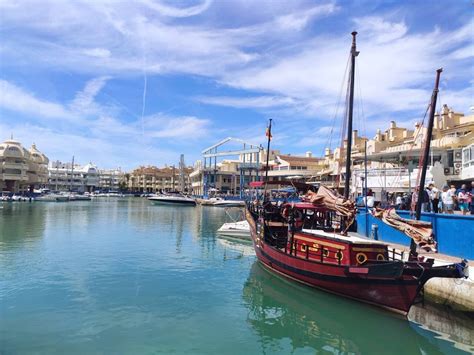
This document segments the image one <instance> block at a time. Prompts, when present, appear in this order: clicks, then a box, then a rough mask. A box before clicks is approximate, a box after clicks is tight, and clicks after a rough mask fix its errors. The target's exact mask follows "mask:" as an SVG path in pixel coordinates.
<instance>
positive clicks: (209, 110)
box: [0, 0, 474, 169]
mask: <svg viewBox="0 0 474 355" xmlns="http://www.w3.org/2000/svg"><path fill="white" fill-rule="evenodd" d="M473 10H474V6H473V5H472V2H471V1H470V0H452V1H449V0H445V1H430V0H425V1H374V0H370V1H368V0H359V1H353V2H352V1H283V0H272V1H250V0H225V1H216V0H215V1H212V0H196V1H191V0H189V1H153V0H135V1H133V2H128V1H113V0H103V1H100V0H99V1H81V0H75V1H64V0H63V1H61V0H55V1H41V2H39V1H0V36H1V38H2V40H1V41H0V139H6V138H8V137H9V136H10V134H11V133H13V135H14V137H15V138H16V139H18V140H20V141H21V142H22V143H24V144H25V145H27V146H28V145H30V144H31V143H33V142H35V143H36V145H37V146H38V148H39V149H40V150H42V151H43V152H44V153H46V154H47V155H48V156H49V158H50V159H54V160H55V159H59V160H69V159H71V157H72V155H75V157H76V161H79V162H82V163H87V162H89V161H92V162H93V163H96V164H98V165H99V166H100V167H104V168H110V167H118V166H120V167H122V168H124V169H132V168H134V167H136V166H138V165H147V164H153V165H164V164H175V163H177V161H178V160H179V154H180V153H184V154H185V159H186V162H187V163H188V164H191V163H193V162H194V161H195V160H196V159H199V158H200V152H201V150H202V149H204V148H206V147H207V146H210V145H212V144H214V143H215V142H217V141H219V140H221V139H223V138H225V137H228V136H232V137H238V138H242V139H245V140H248V141H250V142H255V143H262V144H263V143H264V142H265V135H264V134H265V126H266V124H267V120H268V118H273V119H274V121H275V127H274V140H273V145H274V147H275V148H277V149H281V150H282V151H284V152H286V153H293V154H299V153H304V152H305V151H308V150H310V151H312V152H313V153H314V154H315V155H321V154H322V152H323V150H324V147H325V145H327V144H328V143H329V142H331V144H332V146H333V147H334V145H335V142H336V141H337V139H338V137H339V133H338V130H339V129H340V127H341V119H342V117H341V113H342V111H343V110H342V108H340V107H339V106H338V105H337V102H338V99H339V96H340V92H341V85H342V83H343V78H344V72H345V68H346V63H347V59H348V54H349V48H350V41H351V38H350V37H351V36H350V32H352V31H353V30H357V31H358V32H359V35H358V49H359V50H360V52H361V53H360V55H359V57H358V59H357V66H358V67H357V79H356V81H357V85H356V86H357V91H356V108H355V116H356V119H355V128H357V129H359V130H360V132H362V133H364V132H365V133H366V134H367V135H369V136H371V135H373V134H374V132H375V131H376V129H377V128H381V129H386V128H387V126H388V122H389V121H390V120H392V119H395V120H397V121H398V122H400V123H402V122H403V123H405V124H406V125H407V126H411V125H412V124H413V123H414V122H415V121H419V120H421V118H422V116H423V113H424V111H425V109H426V105H427V104H428V102H429V99H430V96H431V90H432V86H433V83H434V78H435V70H436V69H437V68H438V67H443V68H444V72H443V74H442V80H441V90H440V99H439V101H440V102H439V103H440V104H444V103H446V104H448V105H449V106H452V107H453V108H454V109H455V110H456V111H460V112H464V113H468V112H469V108H470V107H471V106H473V105H474V99H473V96H474V95H473V92H474V90H473V80H474V76H473V56H474V41H473V39H474V24H473ZM337 107H339V111H338V112H339V113H338V114H336V111H337ZM332 127H334V128H332ZM331 131H332V132H333V134H332V140H330V138H329V137H330V136H331V134H330V132H331Z"/></svg>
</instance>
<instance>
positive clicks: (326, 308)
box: [243, 262, 473, 354]
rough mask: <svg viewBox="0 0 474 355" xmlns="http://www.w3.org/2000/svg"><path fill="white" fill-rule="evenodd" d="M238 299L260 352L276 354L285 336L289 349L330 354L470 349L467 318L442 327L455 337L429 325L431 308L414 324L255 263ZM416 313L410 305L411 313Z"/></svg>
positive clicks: (430, 323)
mask: <svg viewBox="0 0 474 355" xmlns="http://www.w3.org/2000/svg"><path fill="white" fill-rule="evenodd" d="M243 299H244V302H245V303H246V305H247V307H248V309H249V313H248V322H249V323H250V324H251V326H252V328H253V329H254V330H255V331H256V333H257V334H258V336H259V337H260V341H261V342H262V348H263V349H262V350H263V352H265V353H274V352H281V351H282V349H280V347H281V344H282V343H285V340H287V341H289V343H290V346H291V348H292V350H293V351H296V350H299V351H305V352H306V351H310V350H312V349H313V351H314V350H316V352H319V351H321V352H323V353H332V354H341V353H344V354H442V353H450V354H457V353H459V354H464V353H466V352H471V351H472V340H471V339H469V338H470V337H472V336H470V335H469V334H471V335H472V330H473V328H472V325H473V321H472V320H463V319H460V320H458V319H457V318H456V317H454V316H452V317H449V319H447V320H446V321H448V322H449V323H447V324H445V325H444V328H443V331H450V330H451V331H455V332H456V333H457V334H458V335H457V336H450V335H447V334H442V335H440V334H437V333H436V332H437V330H438V329H436V327H435V329H433V327H432V326H433V322H432V321H431V320H432V316H431V314H432V313H431V309H430V308H427V309H423V311H422V312H423V318H424V319H421V318H416V317H415V318H416V319H418V321H423V322H425V321H426V323H423V325H418V324H416V323H413V322H409V321H407V320H406V319H404V318H401V317H398V316H396V315H393V314H390V313H387V312H386V311H384V310H380V309H377V308H375V307H371V306H367V305H363V304H359V303H356V302H353V301H350V300H347V299H343V298H340V297H334V296H332V295H331V294H328V293H325V292H318V291H315V290H313V289H309V288H306V287H304V286H301V285H298V284H295V283H292V282H290V281H287V280H285V279H283V278H280V277H279V276H275V275H274V274H271V273H270V272H269V271H268V270H266V269H265V268H264V266H262V265H261V264H259V263H258V262H255V263H254V264H253V265H252V268H251V271H250V275H249V278H248V279H247V281H246V283H245V285H244V290H243ZM417 311H418V312H419V308H418V307H416V306H415V307H414V310H413V311H412V312H410V315H416V312H417ZM436 317H437V316H436V315H435V316H434V318H436ZM443 321H444V320H443ZM434 324H436V322H434ZM426 329H433V331H431V330H426ZM461 334H462V335H461ZM463 336H465V337H466V338H464V337H463ZM282 341H283V342H282ZM462 350H464V351H462Z"/></svg>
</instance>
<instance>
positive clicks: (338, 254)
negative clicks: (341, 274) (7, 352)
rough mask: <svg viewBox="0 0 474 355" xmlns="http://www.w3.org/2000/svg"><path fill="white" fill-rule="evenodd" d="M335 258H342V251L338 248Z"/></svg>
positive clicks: (340, 259)
mask: <svg viewBox="0 0 474 355" xmlns="http://www.w3.org/2000/svg"><path fill="white" fill-rule="evenodd" d="M336 258H337V260H338V261H342V259H344V254H343V252H342V251H340V250H338V251H337V253H336Z"/></svg>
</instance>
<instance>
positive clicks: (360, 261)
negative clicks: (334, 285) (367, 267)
mask: <svg viewBox="0 0 474 355" xmlns="http://www.w3.org/2000/svg"><path fill="white" fill-rule="evenodd" d="M356 260H357V264H359V265H362V264H364V263H365V262H366V261H367V255H365V253H357V254H356Z"/></svg>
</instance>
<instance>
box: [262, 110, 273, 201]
mask: <svg viewBox="0 0 474 355" xmlns="http://www.w3.org/2000/svg"><path fill="white" fill-rule="evenodd" d="M266 136H267V138H268V139H267V164H266V168H265V188H264V189H263V199H264V200H265V199H266V198H267V197H266V195H267V183H268V165H269V162H270V141H271V140H272V119H271V118H270V119H269V121H268V127H267V132H266Z"/></svg>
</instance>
